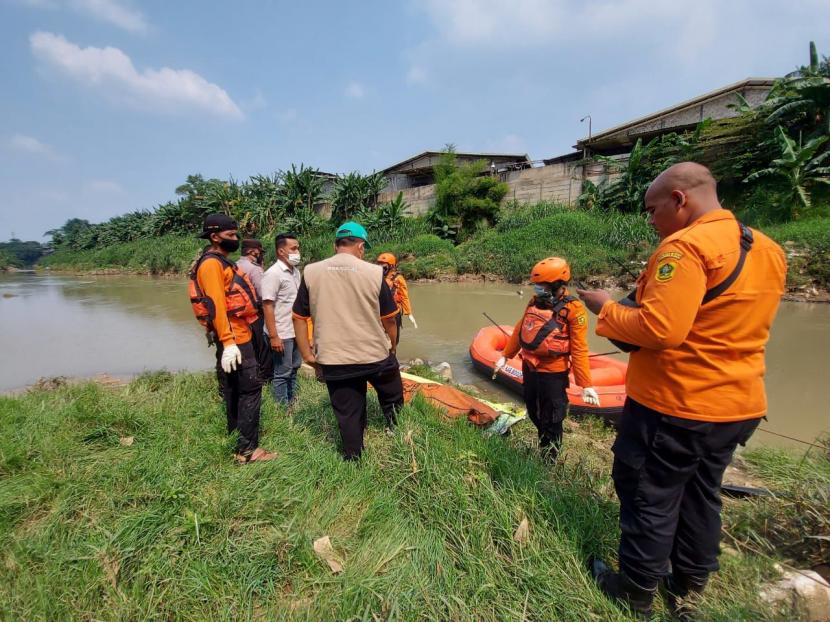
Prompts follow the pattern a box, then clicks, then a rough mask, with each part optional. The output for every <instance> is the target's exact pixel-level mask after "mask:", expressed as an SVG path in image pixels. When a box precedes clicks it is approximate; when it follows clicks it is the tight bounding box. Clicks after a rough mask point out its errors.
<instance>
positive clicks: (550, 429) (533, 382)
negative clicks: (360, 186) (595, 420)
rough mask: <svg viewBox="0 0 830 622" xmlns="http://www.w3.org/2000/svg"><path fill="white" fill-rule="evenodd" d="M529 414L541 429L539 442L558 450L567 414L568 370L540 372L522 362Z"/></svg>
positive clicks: (538, 428)
mask: <svg viewBox="0 0 830 622" xmlns="http://www.w3.org/2000/svg"><path fill="white" fill-rule="evenodd" d="M522 382H523V386H524V398H525V407H526V408H527V414H528V416H529V417H530V420H531V421H532V422H533V425H535V426H536V430H537V431H538V433H539V446H540V447H542V448H543V449H548V450H549V451H551V452H554V454H555V453H558V451H559V447H561V446H562V422H563V421H564V420H565V415H566V414H568V395H567V394H566V393H565V389H567V388H568V386H569V381H568V372H566V371H563V372H553V373H551V372H537V371H534V370H533V369H532V368H531V367H530V366H529V365H528V364H527V363H522Z"/></svg>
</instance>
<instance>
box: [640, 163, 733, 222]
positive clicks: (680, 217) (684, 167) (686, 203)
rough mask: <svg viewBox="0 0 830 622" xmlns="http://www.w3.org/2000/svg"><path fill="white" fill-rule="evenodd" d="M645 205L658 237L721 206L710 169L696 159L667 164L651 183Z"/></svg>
mask: <svg viewBox="0 0 830 622" xmlns="http://www.w3.org/2000/svg"><path fill="white" fill-rule="evenodd" d="M645 208H646V211H647V212H648V213H649V214H650V221H651V224H652V226H653V227H654V228H655V229H657V232H658V233H659V234H660V237H661V238H664V237H666V236H669V235H671V234H673V233H674V232H676V231H679V230H680V229H683V228H685V227H688V226H689V225H690V224H692V223H693V222H694V221H696V220H697V219H698V218H700V217H701V216H703V215H704V214H705V213H706V212H710V211H712V210H716V209H721V205H720V202H719V201H718V189H717V182H716V181H715V178H714V177H713V176H712V172H711V171H710V170H709V169H708V168H706V167H705V166H703V165H702V164H697V163H696V162H680V163H679V164H675V165H673V166H670V167H669V168H667V169H666V170H665V171H663V172H662V173H660V174H659V175H658V176H657V178H656V179H655V180H654V181H653V182H651V185H650V186H649V187H648V191H647V192H646V196H645Z"/></svg>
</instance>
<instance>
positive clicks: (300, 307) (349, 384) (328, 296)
mask: <svg viewBox="0 0 830 622" xmlns="http://www.w3.org/2000/svg"><path fill="white" fill-rule="evenodd" d="M368 244H369V242H368V236H367V234H366V229H364V228H363V227H362V226H361V225H360V224H358V223H356V222H347V223H344V224H343V225H341V226H340V227H339V228H338V229H337V232H336V233H335V243H334V251H335V254H334V256H333V257H329V258H328V259H325V260H323V261H318V262H316V263H313V264H310V265H308V266H306V268H305V271H304V273H303V281H302V283H301V284H300V289H299V291H298V292H297V300H296V301H295V302H294V310H293V313H294V332H295V334H296V339H297V345H298V347H299V349H300V352H301V353H302V356H303V360H304V361H305V362H306V363H308V364H309V365H312V366H313V367H314V368H315V370H316V371H317V374H318V378H320V379H321V380H323V381H325V383H326V387H327V388H328V390H329V398H330V399H331V406H332V409H333V410H334V415H335V417H336V418H337V424H338V426H339V428H340V436H341V438H342V440H343V455H344V458H345V459H346V460H357V459H358V458H359V457H360V455H361V453H362V452H363V432H364V430H365V428H366V384H367V383H368V384H371V385H372V386H373V387H374V389H375V392H376V393H377V396H378V401H379V402H380V407H381V410H383V415H384V417H385V418H386V425H387V433H390V434H391V433H393V432H392V430H393V428H394V426H395V423H396V421H395V418H396V414H397V411H398V410H399V409H400V408H401V406H402V405H403V384H402V382H401V372H400V369H399V365H398V359H397V358H396V357H395V344H396V343H397V341H398V339H397V337H398V326H397V321H396V319H395V316H396V315H397V314H398V305H396V304H395V300H394V299H393V298H392V292H391V291H390V290H389V286H388V285H387V284H386V281H385V280H384V278H383V270H382V269H381V268H380V266H377V265H374V264H371V263H369V262H367V261H363V256H364V254H365V252H366V247H367V246H368ZM309 318H311V319H312V320H313V322H314V351H312V349H311V347H310V345H309V340H308V333H307V332H306V322H307V320H308V319H309Z"/></svg>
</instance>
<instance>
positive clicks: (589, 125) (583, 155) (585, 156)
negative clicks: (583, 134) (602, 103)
mask: <svg viewBox="0 0 830 622" xmlns="http://www.w3.org/2000/svg"><path fill="white" fill-rule="evenodd" d="M585 119H588V142H591V115H589V114H586V115H585V116H584V117H582V118H581V119H580V120H579V122H580V123H582V122H583V121H585ZM587 157H588V147H583V149H582V158H583V159H585V158H587Z"/></svg>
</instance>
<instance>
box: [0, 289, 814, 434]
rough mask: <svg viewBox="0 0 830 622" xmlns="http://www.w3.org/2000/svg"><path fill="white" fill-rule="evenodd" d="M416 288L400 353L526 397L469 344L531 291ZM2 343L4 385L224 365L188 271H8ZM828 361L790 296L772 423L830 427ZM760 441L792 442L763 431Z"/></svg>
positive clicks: (777, 355)
mask: <svg viewBox="0 0 830 622" xmlns="http://www.w3.org/2000/svg"><path fill="white" fill-rule="evenodd" d="M518 292H521V295H520V294H519V293H518ZM410 293H411V297H412V306H413V310H414V314H415V318H416V320H417V321H418V326H419V328H418V329H417V330H416V329H413V328H412V326H411V324H409V322H408V320H404V331H403V333H402V339H401V345H400V348H399V358H400V359H401V360H402V361H406V360H409V359H413V358H416V357H417V358H422V359H425V360H429V361H432V362H434V363H437V362H441V361H447V362H448V363H450V364H451V365H452V369H453V373H454V377H455V380H456V381H457V382H460V383H464V384H473V385H476V386H477V387H479V388H480V389H482V390H484V391H485V393H488V394H491V395H493V396H498V397H499V398H507V399H514V400H515V399H518V398H517V397H516V396H514V395H511V394H507V393H503V392H501V390H500V389H499V388H497V387H495V385H494V384H493V383H491V382H490V380H489V379H488V378H486V377H484V376H482V375H480V374H478V373H476V372H475V371H474V370H473V368H472V365H471V364H470V361H469V356H468V353H467V349H468V347H469V345H470V340H471V339H472V338H473V336H474V335H475V334H476V332H477V331H478V329H479V328H481V327H482V326H485V325H486V324H487V323H488V322H487V320H486V319H485V318H484V317H483V315H482V312H484V311H486V312H487V313H488V314H489V315H490V316H491V317H493V318H494V319H495V320H496V321H498V322H499V323H502V324H513V323H515V322H516V320H517V319H518V317H519V315H520V314H521V312H522V310H523V308H524V305H525V304H526V301H527V298H528V296H529V295H530V288H528V287H519V286H516V285H505V284H479V283H413V284H411V285H410ZM0 344H3V356H2V357H0V372H2V373H0V392H2V391H6V390H10V389H15V388H19V387H22V386H25V385H27V384H31V383H33V382H35V381H37V380H38V378H41V377H50V376H61V375H63V376H93V375H95V374H99V373H109V374H112V375H116V376H121V375H124V376H127V375H131V374H135V373H137V372H141V371H143V370H154V369H161V368H166V369H168V370H171V371H174V370H182V369H186V370H199V369H208V368H210V367H211V366H212V365H213V362H214V358H213V357H214V354H213V353H214V351H213V350H212V349H209V348H208V347H207V345H206V342H205V339H204V337H203V335H202V333H201V328H200V327H199V326H198V324H197V323H196V321H195V319H194V318H193V315H192V312H191V310H190V304H189V302H188V300H187V293H186V285H185V283H184V281H183V280H181V279H166V278H151V277H140V276H97V277H95V276H87V277H70V276H62V275H61V276H58V275H50V274H38V275H34V274H10V275H0ZM590 345H591V349H592V350H593V351H594V352H607V351H610V350H613V347H612V346H611V344H609V343H608V342H607V341H606V340H605V339H603V338H601V337H596V336H595V335H593V330H592V331H591V336H590ZM618 356H621V357H622V356H624V355H618ZM828 367H830V305H827V304H810V303H793V302H784V303H782V305H781V309H780V311H779V313H778V318H777V319H776V322H775V324H774V326H773V331H772V338H771V340H770V344H769V348H768V351H767V391H768V394H769V421H767V422H764V423H763V424H762V427H763V428H766V429H768V430H771V431H774V432H778V433H781V434H785V435H787V436H792V437H795V438H800V439H803V440H806V441H812V440H813V439H815V438H816V437H817V436H819V435H820V434H826V433H830V416H828V413H830V408H828V406H827V404H825V402H824V399H823V393H822V390H823V389H822V387H824V386H825V384H827V383H828V382H830V380H829V379H830V374H828ZM753 443H764V444H773V445H781V444H783V445H788V444H792V443H791V442H789V441H786V440H784V439H781V438H778V437H776V436H773V435H771V434H765V433H763V432H760V431H759V432H757V433H756V434H755V436H754V437H753Z"/></svg>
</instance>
